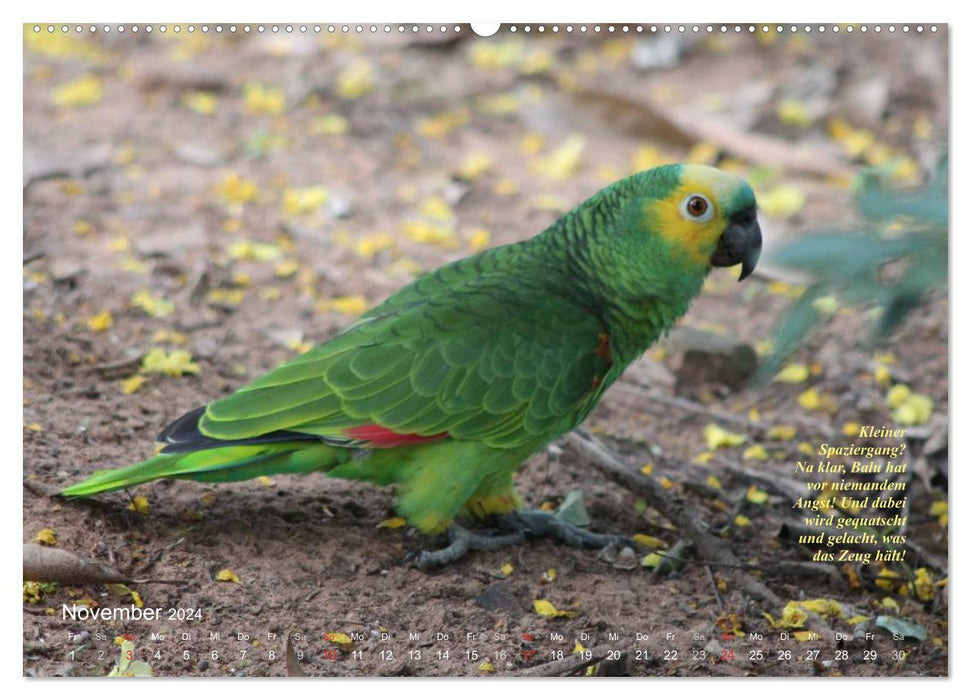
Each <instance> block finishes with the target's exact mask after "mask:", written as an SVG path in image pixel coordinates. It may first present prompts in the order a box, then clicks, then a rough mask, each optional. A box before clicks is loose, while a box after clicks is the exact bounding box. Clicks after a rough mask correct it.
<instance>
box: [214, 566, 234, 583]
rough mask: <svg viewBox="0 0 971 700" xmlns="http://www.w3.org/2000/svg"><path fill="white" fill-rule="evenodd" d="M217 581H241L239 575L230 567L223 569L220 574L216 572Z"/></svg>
mask: <svg viewBox="0 0 971 700" xmlns="http://www.w3.org/2000/svg"><path fill="white" fill-rule="evenodd" d="M216 580H217V581H232V582H233V583H240V580H239V576H237V575H236V574H234V573H233V572H232V570H230V569H223V570H222V571H220V572H219V573H218V574H216Z"/></svg>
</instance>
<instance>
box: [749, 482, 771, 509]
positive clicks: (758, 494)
mask: <svg viewBox="0 0 971 700" xmlns="http://www.w3.org/2000/svg"><path fill="white" fill-rule="evenodd" d="M745 500H747V501H748V502H749V503H755V504H758V505H761V504H763V503H765V502H766V501H768V500H769V494H768V493H766V492H765V491H763V490H762V489H759V488H757V487H756V486H754V485H753V486H749V487H748V491H746V492H745Z"/></svg>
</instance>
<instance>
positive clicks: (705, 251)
mask: <svg viewBox="0 0 971 700" xmlns="http://www.w3.org/2000/svg"><path fill="white" fill-rule="evenodd" d="M683 167H684V169H683V171H682V173H681V181H680V184H679V185H678V187H676V188H675V189H674V190H673V191H672V192H671V193H670V194H669V195H668V196H667V197H665V198H664V199H659V200H653V201H650V202H648V204H647V205H646V207H645V209H646V210H645V212H644V214H645V218H646V219H647V221H648V222H649V224H648V225H649V228H650V230H651V231H652V232H653V233H655V234H656V235H658V236H660V237H661V238H663V239H664V240H665V241H666V242H667V243H668V244H669V245H670V247H671V249H672V250H673V251H681V252H682V253H683V254H684V256H685V257H686V258H687V260H688V261H689V262H691V263H692V264H695V265H707V264H709V263H710V261H711V257H712V255H714V254H715V249H716V248H717V246H718V239H719V237H720V236H721V235H722V233H724V232H725V229H726V228H727V227H728V223H729V218H730V216H731V213H730V212H727V211H726V209H727V207H728V206H729V204H730V203H731V202H733V201H734V200H735V199H736V197H737V195H738V193H739V191H740V190H741V189H742V188H744V187H747V185H746V184H745V181H744V180H742V179H741V178H738V177H735V176H734V175H729V174H728V173H725V172H723V171H721V170H717V169H715V168H711V167H708V166H705V165H685V166H683Z"/></svg>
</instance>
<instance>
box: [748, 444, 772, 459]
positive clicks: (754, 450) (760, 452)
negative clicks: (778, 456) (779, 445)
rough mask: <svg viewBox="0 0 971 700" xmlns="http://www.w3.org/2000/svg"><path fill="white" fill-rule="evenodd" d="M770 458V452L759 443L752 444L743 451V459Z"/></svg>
mask: <svg viewBox="0 0 971 700" xmlns="http://www.w3.org/2000/svg"><path fill="white" fill-rule="evenodd" d="M768 458H769V453H768V452H766V450H765V448H764V447H763V446H762V445H759V444H755V445H752V446H751V447H749V448H747V449H746V450H745V451H744V452H742V459H755V460H765V459H768Z"/></svg>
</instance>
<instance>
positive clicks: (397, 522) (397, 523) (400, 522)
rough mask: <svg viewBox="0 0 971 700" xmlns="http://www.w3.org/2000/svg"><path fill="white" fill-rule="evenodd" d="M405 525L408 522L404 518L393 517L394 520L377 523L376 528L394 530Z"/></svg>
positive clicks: (389, 519)
mask: <svg viewBox="0 0 971 700" xmlns="http://www.w3.org/2000/svg"><path fill="white" fill-rule="evenodd" d="M407 524H408V521H407V520H405V519H404V518H399V517H394V518H388V519H387V520H382V521H381V522H379V523H378V525H377V527H379V528H388V529H391V530H396V529H398V528H400V527H404V526H405V525H407Z"/></svg>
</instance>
